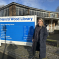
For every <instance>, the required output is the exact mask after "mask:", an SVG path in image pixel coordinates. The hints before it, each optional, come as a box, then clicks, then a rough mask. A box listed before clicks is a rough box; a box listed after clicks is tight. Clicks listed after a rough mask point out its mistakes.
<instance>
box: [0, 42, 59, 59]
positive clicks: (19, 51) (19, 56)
mask: <svg viewBox="0 0 59 59" xmlns="http://www.w3.org/2000/svg"><path fill="white" fill-rule="evenodd" d="M2 53H4V54H6V55H7V56H9V58H10V59H31V57H32V50H31V47H29V46H22V45H15V44H4V43H3V44H2V46H1V47H0V54H1V55H0V58H2V57H3V55H4V54H2ZM10 56H11V57H10ZM38 56H39V51H36V54H35V59H39V57H38ZM46 56H47V59H59V47H55V46H51V45H46ZM4 58H5V59H9V58H7V57H4Z"/></svg>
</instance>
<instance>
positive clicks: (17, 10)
mask: <svg viewBox="0 0 59 59" xmlns="http://www.w3.org/2000/svg"><path fill="white" fill-rule="evenodd" d="M16 16H19V7H17V6H16Z"/></svg>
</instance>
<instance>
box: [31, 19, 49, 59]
mask: <svg viewBox="0 0 59 59" xmlns="http://www.w3.org/2000/svg"><path fill="white" fill-rule="evenodd" d="M47 36H48V32H47V29H46V26H44V22H43V19H42V18H39V19H38V24H37V25H36V27H35V30H34V34H33V37H32V42H33V44H32V52H33V57H32V59H34V56H35V51H40V52H39V58H40V59H42V58H45V57H46V39H47Z"/></svg>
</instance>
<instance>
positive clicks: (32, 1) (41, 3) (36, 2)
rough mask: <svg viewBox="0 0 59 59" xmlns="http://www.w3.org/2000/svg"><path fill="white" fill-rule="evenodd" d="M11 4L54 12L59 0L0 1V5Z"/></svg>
mask: <svg viewBox="0 0 59 59" xmlns="http://www.w3.org/2000/svg"><path fill="white" fill-rule="evenodd" d="M11 2H16V3H19V4H22V5H26V6H29V7H33V8H38V9H43V10H48V11H56V9H57V7H58V6H59V0H0V5H7V4H9V3H11Z"/></svg>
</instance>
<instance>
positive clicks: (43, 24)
mask: <svg viewBox="0 0 59 59" xmlns="http://www.w3.org/2000/svg"><path fill="white" fill-rule="evenodd" d="M39 20H41V21H42V22H43V24H42V26H43V27H45V25H44V21H43V19H42V18H38V21H39ZM42 26H41V27H42Z"/></svg>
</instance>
